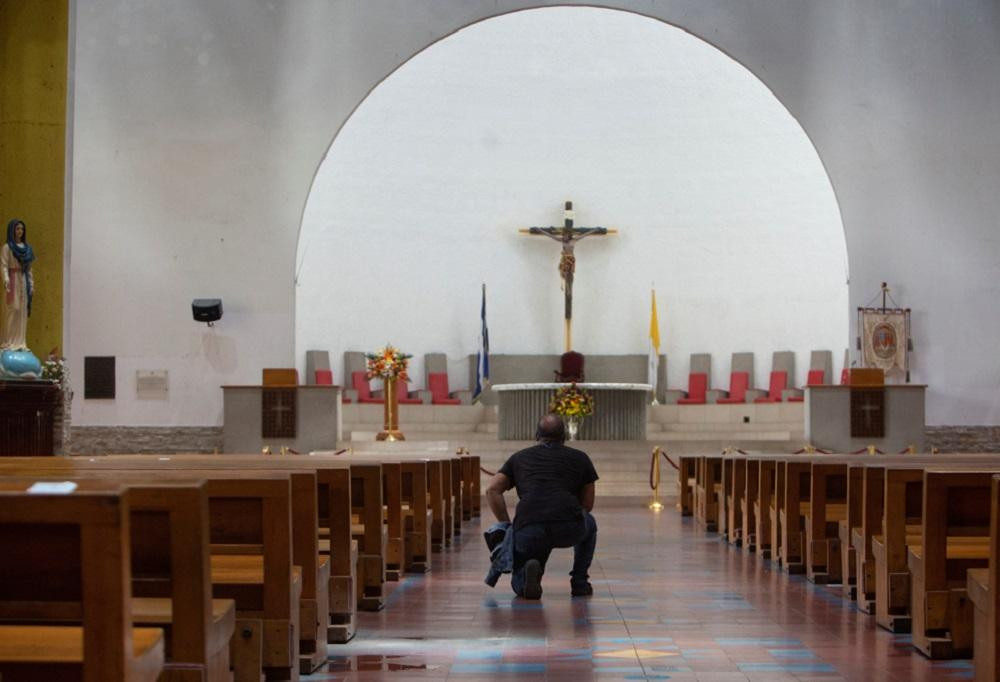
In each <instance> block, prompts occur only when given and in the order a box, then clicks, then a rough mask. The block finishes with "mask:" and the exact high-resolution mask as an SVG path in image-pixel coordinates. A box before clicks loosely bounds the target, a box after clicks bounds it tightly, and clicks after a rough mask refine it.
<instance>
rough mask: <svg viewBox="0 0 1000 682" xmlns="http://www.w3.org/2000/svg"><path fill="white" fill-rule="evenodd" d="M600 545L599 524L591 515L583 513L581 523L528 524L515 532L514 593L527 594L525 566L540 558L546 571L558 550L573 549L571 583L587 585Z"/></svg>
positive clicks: (511, 579) (511, 583)
mask: <svg viewBox="0 0 1000 682" xmlns="http://www.w3.org/2000/svg"><path fill="white" fill-rule="evenodd" d="M596 546H597V522H596V521H594V517H593V516H592V515H591V514H590V512H583V518H582V519H580V520H579V521H552V522H548V523H529V524H528V525H526V526H523V527H521V528H518V529H517V530H515V531H514V570H513V572H512V573H511V576H510V585H511V587H512V588H514V592H516V593H517V594H522V593H523V592H524V565H525V564H526V563H528V561H529V560H530V559H538V561H539V562H540V563H541V564H542V573H544V572H545V562H546V561H548V560H549V554H550V553H551V552H552V550H553V548H555V547H572V548H573V570H572V571H570V572H569V576H570V584H572V585H581V586H582V585H585V584H586V583H587V579H588V578H589V577H590V576H589V575H588V574H587V571H588V570H589V569H590V564H591V562H592V561H593V560H594V547H596Z"/></svg>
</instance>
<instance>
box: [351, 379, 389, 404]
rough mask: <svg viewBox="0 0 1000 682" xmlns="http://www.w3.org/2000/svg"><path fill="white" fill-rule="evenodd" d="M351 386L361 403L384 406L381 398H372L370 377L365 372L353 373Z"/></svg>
mask: <svg viewBox="0 0 1000 682" xmlns="http://www.w3.org/2000/svg"><path fill="white" fill-rule="evenodd" d="M351 386H353V387H354V390H356V391H357V392H358V402H359V403H377V404H379V405H381V404H382V402H383V401H382V399H381V398H373V397H372V387H371V384H369V383H368V376H367V374H366V373H365V372H351Z"/></svg>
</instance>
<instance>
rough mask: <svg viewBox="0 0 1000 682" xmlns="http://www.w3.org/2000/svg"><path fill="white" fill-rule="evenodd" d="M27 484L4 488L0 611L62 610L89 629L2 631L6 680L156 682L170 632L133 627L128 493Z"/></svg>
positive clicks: (1, 666) (0, 492) (0, 664)
mask: <svg viewBox="0 0 1000 682" xmlns="http://www.w3.org/2000/svg"><path fill="white" fill-rule="evenodd" d="M25 487H26V486H23V485H18V484H13V485H11V484H9V483H7V484H4V485H3V489H0V609H2V612H3V614H4V615H5V616H20V615H23V609H26V608H29V607H30V604H31V603H36V604H38V603H41V604H42V606H43V607H44V608H50V607H53V606H61V608H62V609H63V611H64V613H65V614H66V615H67V616H68V617H73V618H78V619H79V620H81V621H82V623H83V624H82V626H79V625H0V677H2V678H3V679H4V680H17V681H18V682H20V681H22V680H25V681H31V682H34V681H36V680H38V681H41V680H82V681H83V682H104V681H105V680H123V681H126V682H133V681H135V682H139V681H142V682H146V681H148V682H155V680H157V679H158V677H159V675H160V672H161V670H162V669H163V663H164V635H163V630H162V629H160V628H144V627H133V625H132V604H131V585H130V583H131V571H130V566H129V507H128V492H127V491H125V490H122V489H121V487H120V486H118V485H108V484H103V485H93V486H92V485H80V486H79V488H78V490H77V491H75V492H72V493H69V494H65V495H59V494H46V495H34V494H27V493H25V492H24V488H25ZM40 576H44V579H42V580H40V579H39V577H40ZM46 602H47V604H46ZM53 602H61V604H53Z"/></svg>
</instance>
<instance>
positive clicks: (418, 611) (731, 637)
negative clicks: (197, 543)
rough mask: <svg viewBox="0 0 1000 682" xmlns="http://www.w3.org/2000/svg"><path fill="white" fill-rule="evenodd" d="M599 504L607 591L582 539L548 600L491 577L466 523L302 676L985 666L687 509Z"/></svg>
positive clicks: (556, 565)
mask: <svg viewBox="0 0 1000 682" xmlns="http://www.w3.org/2000/svg"><path fill="white" fill-rule="evenodd" d="M487 514H488V512H487ZM595 516H596V518H597V522H598V526H599V531H598V547H597V556H596V558H595V561H594V566H593V568H592V570H591V578H592V583H593V585H594V596H593V597H590V598H575V599H574V598H571V597H570V594H569V579H568V571H569V567H570V563H571V559H572V552H571V550H556V551H555V552H554V553H553V556H552V559H551V560H550V562H549V566H548V570H547V573H546V576H545V578H544V580H543V582H542V584H543V588H544V595H543V597H542V599H541V601H538V602H528V601H524V600H522V599H519V598H517V597H515V596H514V595H513V594H512V593H511V592H510V591H509V581H508V580H507V579H506V577H505V578H503V579H502V580H501V582H500V584H499V585H498V586H497V588H496V589H491V588H489V587H487V586H486V585H484V584H483V582H482V580H483V577H484V575H485V572H486V568H487V555H486V549H485V545H484V544H483V542H482V537H481V535H479V534H478V533H477V532H474V529H473V528H472V527H470V526H469V525H466V527H465V530H464V531H463V534H462V536H461V539H460V540H459V541H458V542H457V543H456V545H455V546H454V547H452V548H450V549H448V550H446V551H445V552H443V553H441V554H435V555H434V557H433V572H432V573H429V574H426V575H412V576H405V577H404V579H403V580H402V581H401V582H399V583H389V584H388V591H389V594H388V598H387V600H386V602H387V605H386V608H385V610H383V611H381V612H379V613H363V614H360V620H359V627H358V635H357V637H355V639H354V641H352V642H350V643H348V644H345V645H330V649H329V654H330V660H329V664H328V666H326V668H327V669H326V670H323V671H320V672H317V673H314V674H313V675H308V676H303V677H302V679H303V680H304V681H307V682H312V681H314V680H345V681H347V680H351V681H354V680H358V681H360V680H392V681H394V682H408V681H410V680H431V679H434V680H445V679H447V680H455V681H461V680H469V681H472V680H520V679H525V680H568V681H570V682H582V681H584V680H696V681H700V682H709V681H713V680H718V681H729V680H738V681H745V680H755V681H756V680H762V681H768V682H770V681H777V680H817V681H820V680H822V681H823V682H834V681H837V680H865V681H868V680H872V681H876V680H887V681H890V682H895V681H903V680H907V681H910V680H912V681H914V682H920V681H928V682H929V681H931V680H961V679H971V676H972V669H971V665H970V663H969V662H967V661H937V662H932V661H928V660H927V659H925V658H923V657H922V656H920V655H919V654H917V653H915V652H914V651H913V649H912V648H911V647H910V644H909V640H908V639H907V638H905V637H901V636H899V635H892V634H890V633H888V632H885V631H882V630H879V629H878V628H877V627H876V626H875V623H874V620H873V619H872V618H871V617H869V616H866V615H865V614H863V613H860V612H859V611H857V610H856V609H855V608H854V607H853V605H852V604H851V603H850V602H846V601H844V600H843V599H842V598H841V597H840V593H839V588H832V587H831V588H827V587H817V586H815V585H812V584H810V583H808V582H806V581H803V580H801V579H798V578H797V577H796V578H794V579H790V577H789V576H787V575H785V574H782V573H780V572H779V571H777V570H776V569H775V568H774V566H773V565H772V564H771V563H769V562H764V561H761V560H760V559H759V558H758V557H756V556H754V555H748V554H745V553H743V552H741V551H739V550H736V549H733V548H731V547H728V546H726V545H725V544H723V543H721V542H719V541H718V539H717V538H716V536H710V535H706V534H705V533H703V532H702V531H700V530H696V529H695V528H694V527H693V523H692V521H691V519H682V518H681V517H680V516H679V514H677V513H676V512H674V511H673V510H667V511H664V512H662V513H661V514H658V515H655V514H652V513H651V512H649V511H648V510H646V509H645V508H644V507H642V506H640V505H636V506H635V507H634V508H612V509H601V508H600V506H599V503H598V509H597V512H596V514H595ZM482 523H483V528H484V529H485V527H487V526H488V525H489V519H483V522H482Z"/></svg>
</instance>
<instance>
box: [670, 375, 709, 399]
mask: <svg viewBox="0 0 1000 682" xmlns="http://www.w3.org/2000/svg"><path fill="white" fill-rule="evenodd" d="M707 391H708V375H707V374H705V373H704V372H692V373H691V374H690V375H689V376H688V397H687V398H681V399H680V400H678V401H677V404H678V405H704V404H705V393H706V392H707Z"/></svg>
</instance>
